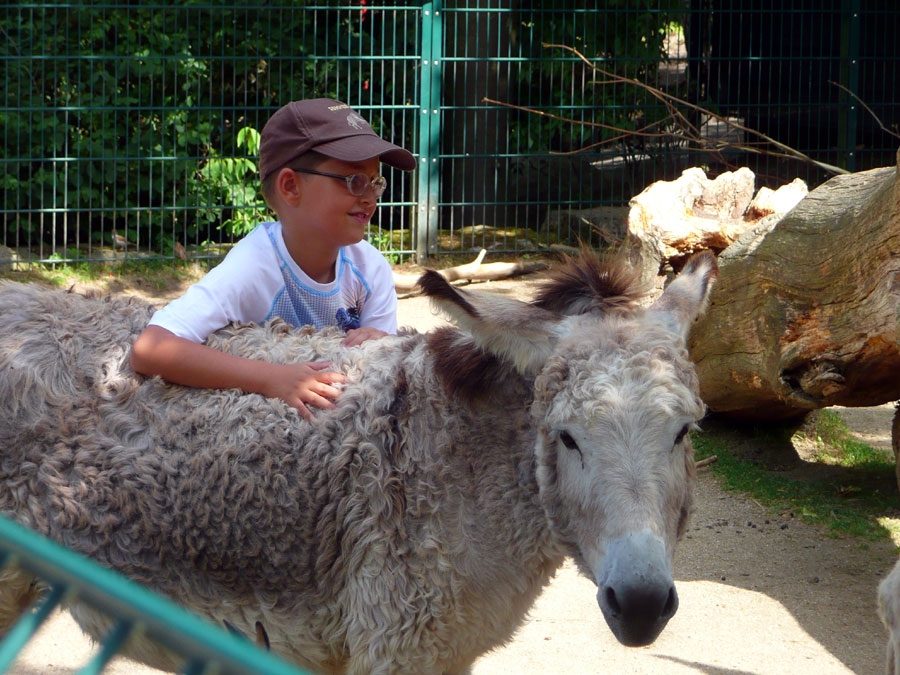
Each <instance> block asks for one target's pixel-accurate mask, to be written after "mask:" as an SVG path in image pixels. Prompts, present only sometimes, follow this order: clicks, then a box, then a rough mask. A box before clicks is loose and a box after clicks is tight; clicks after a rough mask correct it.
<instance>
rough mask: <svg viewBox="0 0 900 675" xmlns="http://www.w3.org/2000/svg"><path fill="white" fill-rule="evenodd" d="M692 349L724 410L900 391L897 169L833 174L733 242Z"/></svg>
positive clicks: (739, 414) (870, 399)
mask: <svg viewBox="0 0 900 675" xmlns="http://www.w3.org/2000/svg"><path fill="white" fill-rule="evenodd" d="M690 350H691V355H692V359H693V360H694V362H695V363H696V364H697V371H698V374H699V376H700V382H701V386H700V388H701V395H702V396H703V399H704V401H706V403H707V405H708V406H709V408H710V410H711V411H713V412H717V413H720V414H723V415H728V416H733V417H736V418H741V419H746V420H773V419H788V418H792V417H800V416H802V415H804V414H805V413H807V412H808V411H810V410H815V409H818V408H823V407H827V406H831V405H842V406H851V407H853V406H872V405H880V404H883V403H886V402H889V401H893V400H897V399H900V181H898V167H889V168H884V169H873V170H871V171H864V172H860V173H855V174H847V175H842V176H836V177H834V178H832V179H830V180H829V181H828V182H826V183H824V184H823V185H821V186H820V187H818V188H816V189H815V190H813V191H812V192H810V193H809V195H808V196H806V198H804V199H803V200H802V201H800V202H799V204H798V205H797V206H796V207H795V208H794V209H793V210H792V211H790V212H789V213H788V214H787V215H785V216H784V217H782V218H780V219H779V220H778V221H777V222H775V223H771V222H762V221H761V224H760V225H757V226H755V227H753V228H751V229H750V230H749V231H747V232H745V233H743V234H742V235H740V236H739V238H738V239H737V240H736V241H735V242H734V243H732V244H730V245H729V246H728V247H727V248H725V249H724V250H723V251H722V253H721V254H720V256H719V280H718V282H717V284H716V286H715V287H714V289H713V293H712V296H711V298H710V304H709V307H708V310H707V312H706V314H705V315H704V316H703V317H702V318H701V319H700V320H699V321H698V323H697V325H696V326H695V327H694V329H693V331H692V338H691V343H690Z"/></svg>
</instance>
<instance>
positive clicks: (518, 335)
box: [425, 253, 717, 646]
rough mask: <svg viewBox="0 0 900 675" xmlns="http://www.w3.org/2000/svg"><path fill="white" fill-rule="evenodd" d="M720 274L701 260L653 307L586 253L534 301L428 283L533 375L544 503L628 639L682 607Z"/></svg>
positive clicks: (617, 268) (639, 641)
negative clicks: (698, 370) (706, 354)
mask: <svg viewBox="0 0 900 675" xmlns="http://www.w3.org/2000/svg"><path fill="white" fill-rule="evenodd" d="M716 274H717V267H716V261H715V257H714V256H713V255H712V254H711V253H703V254H699V255H697V256H694V257H693V258H692V259H691V260H690V261H689V262H688V264H687V265H686V266H685V268H684V270H683V271H682V273H681V274H680V275H679V276H678V278H677V279H675V281H673V282H672V284H670V285H669V287H668V288H667V289H666V290H665V292H664V293H663V294H662V295H661V296H660V297H659V299H658V300H656V302H655V303H653V304H652V305H651V306H650V307H649V308H643V307H640V306H639V304H638V300H639V298H640V295H641V294H640V292H639V290H638V289H636V286H635V283H636V279H637V277H636V275H635V274H634V273H633V272H631V271H630V270H629V269H628V268H627V267H625V266H623V265H618V264H611V265H605V264H603V263H601V262H598V261H597V259H596V258H595V257H592V256H589V255H587V254H582V256H581V257H580V258H578V259H573V260H569V261H568V262H567V264H566V266H564V267H563V268H562V269H561V271H560V272H558V273H557V274H556V275H555V277H554V279H553V280H552V281H551V282H550V283H549V284H548V285H547V286H546V287H545V288H544V289H543V291H542V292H541V293H540V294H539V296H538V297H537V299H536V300H535V301H534V302H533V303H531V304H525V303H520V302H518V301H516V300H511V299H509V298H502V297H486V296H483V295H475V294H462V293H459V292H458V291H456V290H454V289H452V288H450V287H449V286H448V285H446V284H445V283H443V282H442V281H441V280H439V279H435V278H432V279H431V281H430V282H429V281H427V280H426V281H425V285H426V287H427V286H429V285H430V286H431V288H428V291H429V293H431V294H432V295H433V296H437V297H438V298H439V301H440V305H441V307H442V308H443V309H444V310H446V311H447V312H448V313H450V314H451V316H452V318H453V319H454V321H455V322H456V323H457V324H458V325H460V327H462V328H463V329H465V330H466V331H467V332H468V333H469V334H470V335H471V336H472V337H473V339H474V340H475V341H476V342H477V343H478V345H479V347H480V348H481V349H483V350H484V351H485V352H488V353H490V354H492V355H493V356H494V357H495V358H498V359H500V360H501V361H503V362H505V363H508V364H513V365H514V367H515V368H516V369H517V370H518V371H519V372H520V373H522V374H523V375H525V376H527V377H529V378H534V402H533V404H532V413H533V415H534V417H535V424H536V427H537V448H536V453H537V463H538V483H539V485H540V490H541V500H542V503H543V504H544V508H545V510H546V513H547V517H548V519H549V521H550V523H551V527H552V530H553V532H554V533H555V535H556V536H557V537H558V539H559V541H560V542H561V543H562V544H563V545H564V546H565V547H566V550H568V551H569V553H570V554H571V555H572V557H573V558H574V559H575V561H576V562H577V563H578V565H579V567H580V569H581V570H582V572H583V573H585V574H586V575H588V576H589V577H591V578H592V579H594V580H595V582H596V583H597V585H598V587H599V591H598V594H597V598H598V602H599V604H600V607H601V609H602V611H603V615H604V617H605V618H606V620H607V623H608V624H609V626H610V628H611V629H612V631H613V633H614V634H615V636H616V637H617V638H618V639H619V641H621V642H622V643H623V644H625V645H629V646H641V645H646V644H650V643H651V642H653V640H655V639H656V637H657V636H658V635H659V633H660V631H662V629H663V628H664V627H665V625H666V623H667V622H668V620H669V619H670V618H671V617H672V616H673V615H674V614H675V611H676V609H677V607H678V596H677V593H676V591H675V586H674V582H673V581H672V571H671V568H672V557H673V553H674V548H675V544H676V542H677V541H678V539H679V538H680V536H681V535H682V534H683V532H684V529H685V526H686V523H687V518H688V514H689V511H690V506H691V489H692V481H693V469H694V458H693V449H692V447H691V443H690V436H689V432H690V431H691V429H693V428H695V426H696V424H697V422H698V420H699V419H700V418H701V417H702V416H703V414H704V412H705V408H704V405H703V403H702V401H701V400H700V397H699V393H698V391H699V386H698V381H697V376H696V374H695V372H694V368H693V365H692V364H691V363H690V361H689V360H688V353H687V349H686V347H685V340H686V337H687V334H688V331H689V329H690V327H691V325H692V323H693V322H694V320H695V319H696V318H697V316H698V315H699V314H700V312H701V311H702V309H703V307H704V304H705V302H706V299H707V297H708V295H709V291H710V288H711V286H712V282H713V280H714V278H715V276H716Z"/></svg>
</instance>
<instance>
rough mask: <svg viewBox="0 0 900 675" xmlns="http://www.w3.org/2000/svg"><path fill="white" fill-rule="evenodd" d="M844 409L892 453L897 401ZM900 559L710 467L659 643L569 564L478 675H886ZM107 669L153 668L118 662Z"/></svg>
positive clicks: (74, 654)
mask: <svg viewBox="0 0 900 675" xmlns="http://www.w3.org/2000/svg"><path fill="white" fill-rule="evenodd" d="M528 287H529V284H528V283H522V282H491V283H489V284H482V285H480V286H479V289H481V290H490V291H493V292H499V293H504V294H506V293H512V294H516V295H519V294H525V295H526V296H527V294H528ZM121 290H126V289H121ZM173 292H174V291H173ZM156 295H157V296H159V293H156ZM164 297H165V296H163V299H164ZM400 315H401V324H406V325H414V326H415V327H417V328H419V329H421V330H425V329H427V328H429V327H431V326H433V325H435V324H437V323H440V322H441V321H442V319H441V318H440V317H438V316H436V315H435V314H434V313H433V312H432V311H431V310H430V309H429V308H428V306H427V303H426V302H425V301H424V300H423V299H421V298H414V299H406V300H401V307H400ZM839 412H840V414H841V415H842V416H844V417H845V419H846V420H847V421H848V423H849V425H850V427H851V429H852V430H853V431H854V433H856V434H857V435H859V437H860V438H861V439H862V440H864V441H866V442H867V443H870V444H872V445H876V446H880V447H885V448H890V422H891V416H892V415H893V407H892V406H891V405H885V406H880V407H877V408H866V409H852V410H851V409H840V410H839ZM898 506H900V498H898ZM894 551H895V549H894V545H893V544H892V543H890V542H880V543H872V542H865V541H862V540H858V539H853V538H839V539H835V538H830V537H828V536H827V535H825V534H824V533H823V532H822V531H821V530H820V529H818V528H816V527H811V526H809V525H805V524H804V523H802V522H800V521H799V520H798V519H796V518H793V517H791V515H790V514H777V513H772V512H769V511H767V510H766V509H765V508H763V507H762V506H761V505H760V504H759V503H757V502H755V501H754V500H753V499H750V498H748V497H745V496H741V495H736V494H732V493H726V492H723V491H722V489H721V488H720V487H719V486H718V484H717V482H716V480H715V479H714V477H713V476H712V474H711V473H709V470H708V469H701V470H700V476H699V481H698V485H697V489H696V508H695V511H694V514H693V517H692V523H691V526H690V528H689V531H688V533H687V536H686V538H685V539H684V540H683V541H682V543H681V545H680V547H679V549H678V552H677V555H676V561H675V577H676V585H677V588H678V593H679V596H680V608H679V610H678V613H677V614H676V616H675V617H674V618H673V619H672V621H671V622H670V623H669V626H668V627H667V628H666V630H665V631H664V632H663V634H662V635H661V636H660V638H659V639H658V640H657V641H656V643H654V644H653V645H652V646H650V647H646V648H641V649H628V648H625V647H622V646H620V645H619V644H618V643H617V642H616V641H615V639H614V638H613V637H612V634H611V633H610V631H609V629H608V628H607V627H606V625H605V623H604V620H603V617H602V615H601V613H600V610H599V608H598V606H597V602H596V597H595V594H596V588H595V586H594V585H593V583H592V582H590V581H589V580H587V579H584V578H582V577H580V576H579V575H578V574H577V573H576V572H575V571H574V569H573V568H572V567H571V566H568V565H567V566H565V567H563V568H562V569H561V570H560V571H559V573H558V574H557V576H556V578H555V579H554V580H553V582H552V583H551V585H550V586H549V587H548V588H547V589H546V591H545V592H544V593H543V595H542V596H541V597H540V598H539V600H538V602H537V604H536V605H535V607H534V608H533V610H532V612H531V613H530V617H529V619H528V621H527V622H526V623H525V624H524V625H523V626H522V628H521V629H520V631H519V632H518V633H517V634H516V636H515V638H514V640H513V641H512V642H511V643H510V644H509V645H507V646H506V647H504V648H502V649H499V650H496V651H494V652H492V653H491V654H488V655H486V656H484V657H483V658H482V659H480V660H479V661H478V662H477V663H476V664H475V667H474V671H473V672H474V673H475V675H498V674H501V673H503V674H506V673H549V672H566V673H570V674H573V675H581V674H587V673H617V674H620V673H628V674H633V675H641V674H647V675H650V674H653V675H681V674H685V675H687V674H705V675H750V674H754V675H807V674H808V673H815V674H816V675H838V674H845V673H854V674H856V675H879V674H880V673H883V672H884V657H883V654H884V641H885V632H884V629H883V628H882V626H881V624H880V622H879V620H878V618H877V615H876V610H875V591H876V587H877V584H878V581H879V580H880V579H881V578H882V577H883V576H884V575H885V574H886V573H887V572H888V571H889V570H890V568H891V566H892V565H893V563H894V561H895V559H896V555H895V552H894ZM89 653H90V644H89V643H88V641H87V640H86V639H85V638H84V637H83V636H82V635H81V634H80V632H79V631H78V629H77V627H75V626H74V624H72V622H71V621H70V620H69V619H68V617H67V616H64V615H57V616H55V617H54V618H53V620H52V621H50V622H48V623H47V624H46V625H45V626H44V627H43V629H42V631H41V633H40V634H39V635H38V636H37V637H36V638H35V639H34V640H32V641H31V643H30V644H29V646H28V648H27V649H26V651H25V652H23V654H22V655H21V656H20V659H19V662H18V664H17V666H15V667H14V668H13V670H11V671H10V672H12V673H16V674H17V675H38V674H41V675H44V674H47V675H56V674H58V673H70V672H75V670H77V668H78V667H79V666H81V665H83V664H84V663H85V662H86V660H87V658H88V655H89ZM105 672H108V673H113V674H115V675H124V674H126V673H133V674H135V675H149V674H151V673H155V672H157V671H153V670H151V669H147V668H143V667H140V666H136V665H134V664H132V663H129V662H124V661H119V662H116V663H114V665H113V666H112V667H110V668H109V669H107V671H105Z"/></svg>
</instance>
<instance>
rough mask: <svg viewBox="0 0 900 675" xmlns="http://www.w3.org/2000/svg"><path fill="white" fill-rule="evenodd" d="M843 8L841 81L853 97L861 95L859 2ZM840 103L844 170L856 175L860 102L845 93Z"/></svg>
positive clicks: (851, 1) (847, 3)
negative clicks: (842, 102)
mask: <svg viewBox="0 0 900 675" xmlns="http://www.w3.org/2000/svg"><path fill="white" fill-rule="evenodd" d="M841 4H842V7H841V14H842V17H841V79H842V80H843V82H842V84H843V85H844V86H845V87H847V89H848V90H849V91H850V92H852V93H853V94H858V92H859V59H860V24H861V18H860V12H861V11H862V10H861V9H860V0H844V1H843V2H842V3H841ZM840 100H842V101H846V105H842V106H841V112H840V128H839V129H838V147H839V148H841V149H842V150H843V151H844V168H846V169H847V171H856V143H857V140H856V136H857V125H858V122H859V101H857V100H856V99H854V98H853V97H852V96H850V95H849V94H846V93H842V94H841V96H840Z"/></svg>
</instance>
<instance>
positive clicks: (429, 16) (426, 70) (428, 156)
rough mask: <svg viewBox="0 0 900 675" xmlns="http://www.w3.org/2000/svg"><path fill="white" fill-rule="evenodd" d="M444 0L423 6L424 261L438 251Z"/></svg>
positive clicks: (420, 242)
mask: <svg viewBox="0 0 900 675" xmlns="http://www.w3.org/2000/svg"><path fill="white" fill-rule="evenodd" d="M442 21H443V17H442V16H441V0H433V1H432V2H426V3H425V4H424V5H422V56H421V65H422V77H421V81H420V87H421V90H420V92H419V106H420V114H421V120H420V124H419V182H418V213H417V214H416V258H417V260H418V261H419V262H423V261H424V260H425V259H426V258H427V257H428V256H429V254H432V253H434V252H435V251H436V244H437V231H438V210H437V207H438V200H439V199H440V177H439V168H440V165H439V163H438V158H439V155H440V150H441V145H440V141H441V107H440V102H441V58H442V49H443V39H444V38H443V25H442Z"/></svg>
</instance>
